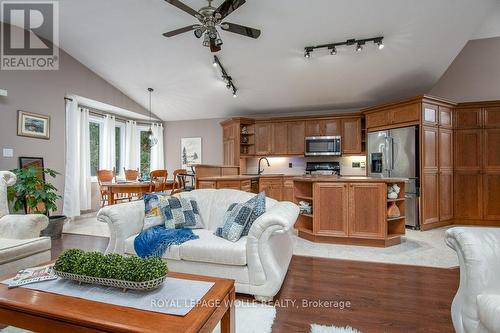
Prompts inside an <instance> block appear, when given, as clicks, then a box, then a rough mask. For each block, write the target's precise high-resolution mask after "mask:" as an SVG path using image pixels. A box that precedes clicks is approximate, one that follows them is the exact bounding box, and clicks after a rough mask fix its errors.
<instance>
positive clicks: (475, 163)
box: [454, 129, 482, 170]
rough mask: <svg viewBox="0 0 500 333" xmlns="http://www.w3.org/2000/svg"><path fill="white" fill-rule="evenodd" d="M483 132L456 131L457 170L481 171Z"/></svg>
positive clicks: (455, 154) (473, 130)
mask: <svg viewBox="0 0 500 333" xmlns="http://www.w3.org/2000/svg"><path fill="white" fill-rule="evenodd" d="M481 132H482V130H475V129H472V130H458V131H455V133H454V136H455V143H454V148H455V153H454V157H455V169H456V170H480V169H481V167H482V163H481V159H482V149H481V148H482V147H481V146H482V144H481V141H482V139H481Z"/></svg>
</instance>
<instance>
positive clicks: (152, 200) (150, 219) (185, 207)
mask: <svg viewBox="0 0 500 333" xmlns="http://www.w3.org/2000/svg"><path fill="white" fill-rule="evenodd" d="M144 213H145V218H144V228H143V230H146V229H149V228H151V227H154V226H158V225H162V224H165V228H167V229H174V228H176V229H180V228H192V229H197V228H203V222H202V220H201V216H200V213H199V209H198V204H197V203H196V200H195V199H194V198H190V197H178V196H170V195H167V194H165V193H151V194H146V195H145V196H144Z"/></svg>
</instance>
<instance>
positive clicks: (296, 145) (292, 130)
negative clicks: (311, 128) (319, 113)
mask: <svg viewBox="0 0 500 333" xmlns="http://www.w3.org/2000/svg"><path fill="white" fill-rule="evenodd" d="M304 141H305V123H304V122H303V121H293V122H289V123H288V151H287V153H288V154H291V155H304V145H305V143H304Z"/></svg>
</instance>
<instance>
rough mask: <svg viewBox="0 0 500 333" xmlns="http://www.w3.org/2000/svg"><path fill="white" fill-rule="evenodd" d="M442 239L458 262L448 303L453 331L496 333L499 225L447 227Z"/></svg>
mask: <svg viewBox="0 0 500 333" xmlns="http://www.w3.org/2000/svg"><path fill="white" fill-rule="evenodd" d="M445 241H446V244H447V245H448V246H449V247H451V248H452V249H454V250H455V251H456V252H457V255H458V261H459V264H460V286H459V288H458V291H457V294H456V295H455V298H454V299H453V303H452V306H451V316H452V319H453V326H454V327H455V331H456V332H457V333H486V332H488V333H498V332H500V228H483V227H456V228H451V229H449V230H447V231H446V236H445Z"/></svg>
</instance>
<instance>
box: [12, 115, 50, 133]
mask: <svg viewBox="0 0 500 333" xmlns="http://www.w3.org/2000/svg"><path fill="white" fill-rule="evenodd" d="M17 135H19V136H28V137H30V138H39V139H46V140H48V139H49V138H50V117H49V116H44V115H42V114H37V113H30V112H26V111H21V110H19V111H17Z"/></svg>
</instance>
